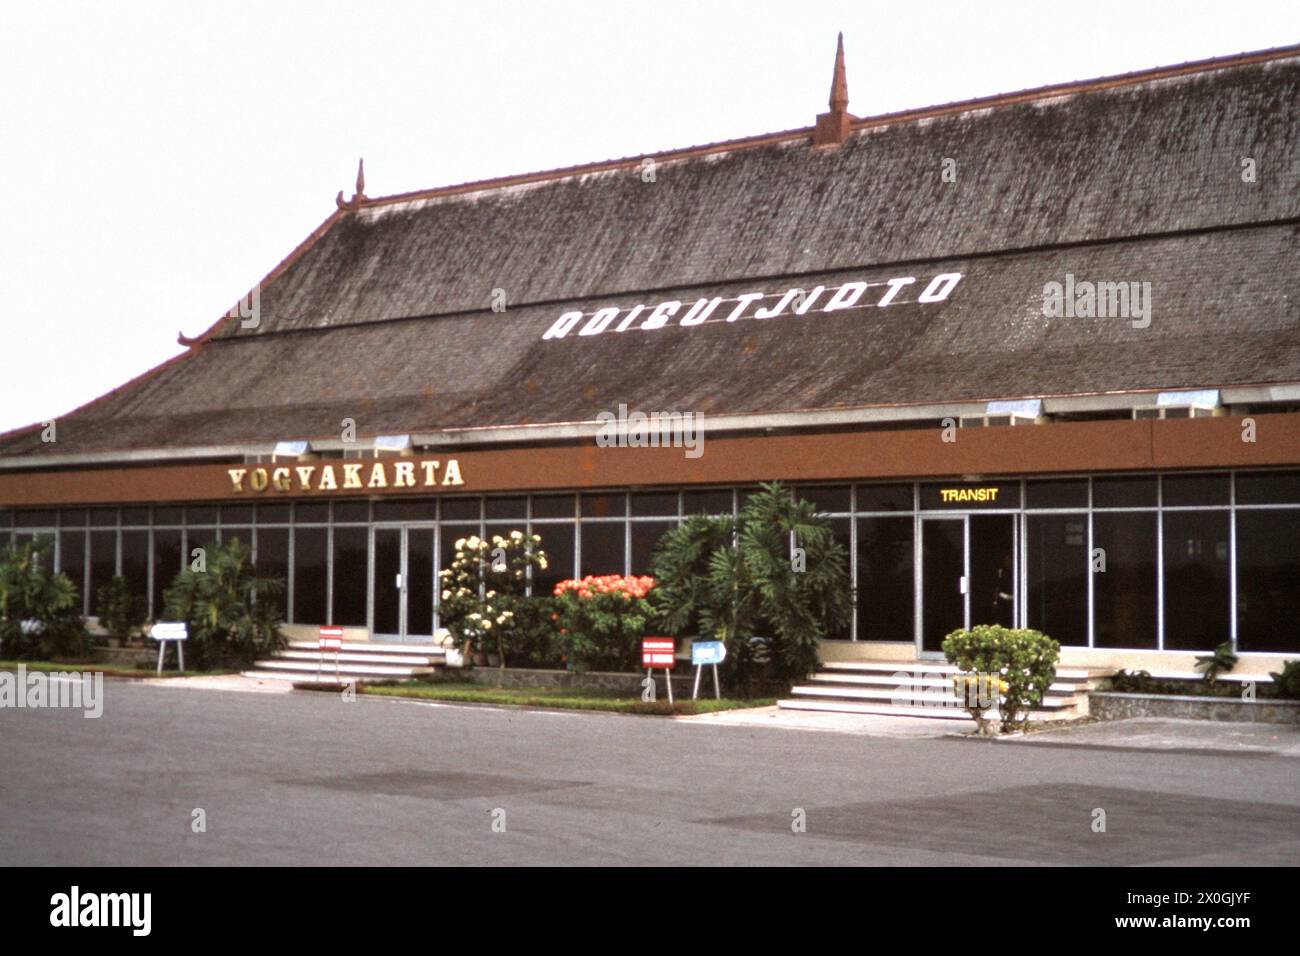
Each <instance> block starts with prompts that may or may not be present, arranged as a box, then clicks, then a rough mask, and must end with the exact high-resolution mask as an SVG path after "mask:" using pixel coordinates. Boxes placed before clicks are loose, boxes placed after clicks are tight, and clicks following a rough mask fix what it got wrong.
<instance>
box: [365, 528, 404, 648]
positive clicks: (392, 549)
mask: <svg viewBox="0 0 1300 956" xmlns="http://www.w3.org/2000/svg"><path fill="white" fill-rule="evenodd" d="M404 550H405V549H404V548H403V546H402V529H401V528H376V529H375V538H374V546H373V547H372V548H371V549H370V553H371V554H372V555H374V573H373V577H372V578H371V585H370V593H371V595H372V602H371V607H372V609H373V617H372V618H371V624H370V639H371V640H372V641H400V640H401V639H402V604H403V601H402V591H403V588H402V584H403V580H402V557H403V551H404Z"/></svg>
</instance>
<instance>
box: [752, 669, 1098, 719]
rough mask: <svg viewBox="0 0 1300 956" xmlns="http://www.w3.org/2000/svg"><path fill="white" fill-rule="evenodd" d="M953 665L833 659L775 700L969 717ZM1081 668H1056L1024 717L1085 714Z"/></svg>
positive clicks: (792, 706)
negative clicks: (956, 686)
mask: <svg viewBox="0 0 1300 956" xmlns="http://www.w3.org/2000/svg"><path fill="white" fill-rule="evenodd" d="M956 673H957V668H956V667H953V666H952V665H951V664H946V663H943V662H939V661H836V662H833V663H828V664H826V665H825V666H824V667H823V668H822V669H821V670H820V671H818V672H817V673H816V674H813V676H812V677H810V678H809V679H808V680H807V682H805V683H803V684H799V685H797V686H795V687H793V688H791V690H790V698H789V699H788V700H781V701H778V702H777V705H778V706H779V707H782V708H784V709H786V710H816V711H826V712H829V713H840V714H892V715H897V716H910V717H928V718H933V719H937V720H970V714H969V713H968V712H967V711H966V709H965V708H964V707H962V706H961V704H960V699H959V698H958V696H957V692H956V691H955V690H954V688H953V683H952V678H953V675H955V674H956ZM1091 689H1092V682H1091V679H1090V675H1089V673H1088V672H1087V671H1086V670H1076V669H1070V668H1061V669H1058V670H1057V672H1056V679H1055V680H1054V681H1053V683H1052V686H1051V687H1050V688H1048V691H1047V694H1046V696H1045V697H1044V698H1043V702H1042V704H1041V705H1040V706H1039V708H1038V709H1037V710H1035V711H1031V712H1030V714H1029V719H1030V720H1069V719H1071V718H1074V717H1083V716H1086V715H1087V713H1088V691H1089V690H1091Z"/></svg>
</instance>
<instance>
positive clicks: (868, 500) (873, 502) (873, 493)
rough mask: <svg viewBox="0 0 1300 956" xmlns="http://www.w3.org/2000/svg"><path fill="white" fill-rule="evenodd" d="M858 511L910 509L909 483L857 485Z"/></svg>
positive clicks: (910, 487) (910, 488) (910, 492)
mask: <svg viewBox="0 0 1300 956" xmlns="http://www.w3.org/2000/svg"><path fill="white" fill-rule="evenodd" d="M858 510H859V511H911V510H912V486H911V485H858Z"/></svg>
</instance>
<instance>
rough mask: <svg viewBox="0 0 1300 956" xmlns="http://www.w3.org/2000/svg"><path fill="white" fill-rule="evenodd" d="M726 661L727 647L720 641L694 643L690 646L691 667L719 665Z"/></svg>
mask: <svg viewBox="0 0 1300 956" xmlns="http://www.w3.org/2000/svg"><path fill="white" fill-rule="evenodd" d="M726 659H727V645H726V644H724V643H722V641H696V642H695V643H694V644H692V645H691V665H692V666H698V665H700V664H721V663H722V662H723V661H725V660H726Z"/></svg>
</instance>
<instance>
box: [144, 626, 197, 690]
mask: <svg viewBox="0 0 1300 956" xmlns="http://www.w3.org/2000/svg"><path fill="white" fill-rule="evenodd" d="M149 636H150V637H152V638H153V639H154V640H155V641H157V642H158V676H159V677H162V671H163V658H164V656H165V655H166V653H167V642H168V641H174V642H175V644H176V665H177V668H178V669H179V670H182V671H183V670H185V644H184V643H183V642H184V641H186V640H189V636H190V629H189V626H188V625H187V624H186V623H185V622H184V621H159V622H158V623H157V624H155V625H154V626H153V627H151V628H149Z"/></svg>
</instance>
